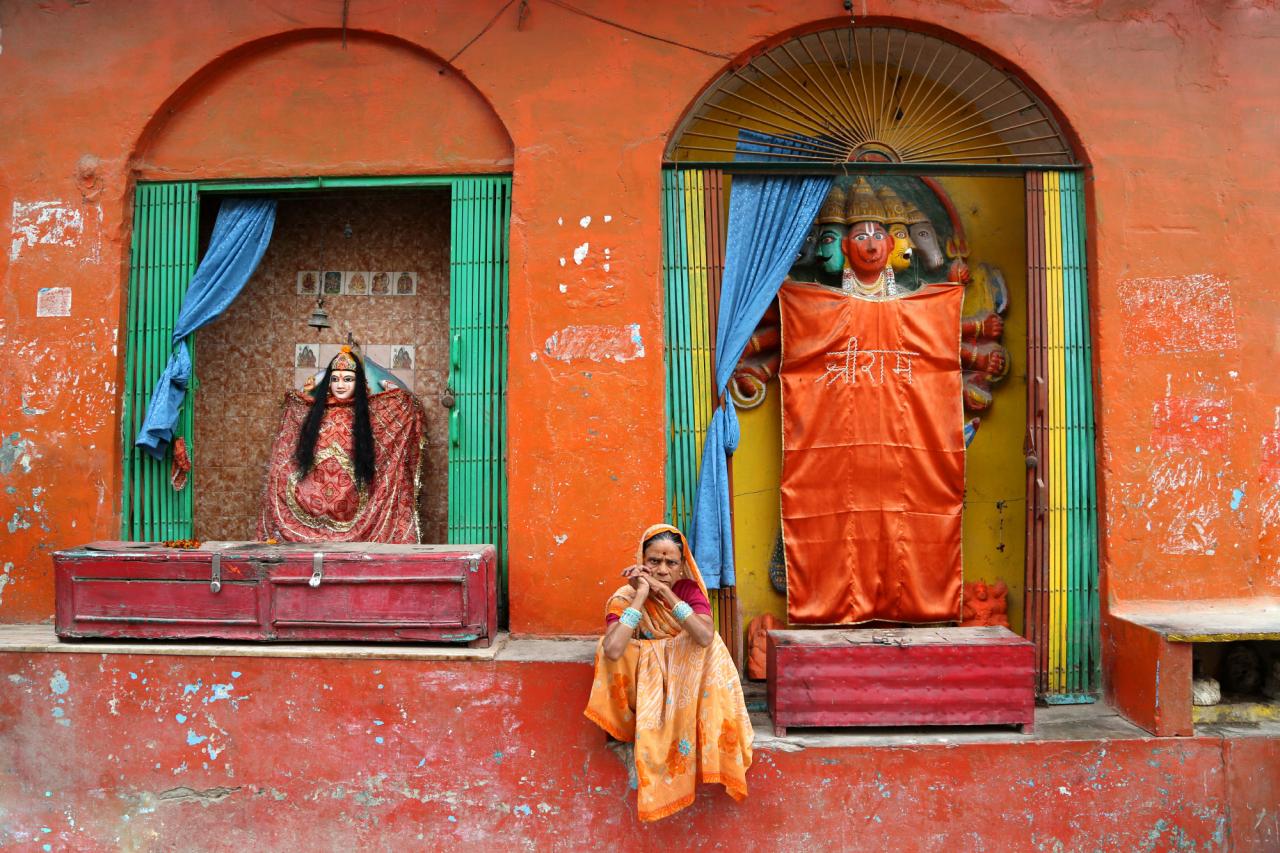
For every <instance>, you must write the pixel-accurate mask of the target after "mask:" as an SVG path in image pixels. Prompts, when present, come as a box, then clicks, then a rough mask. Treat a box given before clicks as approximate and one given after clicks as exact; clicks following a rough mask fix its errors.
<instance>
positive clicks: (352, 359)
mask: <svg viewBox="0 0 1280 853" xmlns="http://www.w3.org/2000/svg"><path fill="white" fill-rule="evenodd" d="M358 358H359V356H357V355H356V353H355V351H354V350H352V349H351V347H349V346H346V345H343V347H342V349H340V350H338V354H337V355H335V356H334V357H333V361H331V362H329V370H330V371H334V370H351V371H354V370H355V369H356V366H357V359H358Z"/></svg>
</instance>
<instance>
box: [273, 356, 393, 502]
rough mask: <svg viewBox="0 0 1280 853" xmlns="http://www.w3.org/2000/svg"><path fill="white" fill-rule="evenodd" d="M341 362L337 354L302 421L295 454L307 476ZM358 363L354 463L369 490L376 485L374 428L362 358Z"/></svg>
mask: <svg viewBox="0 0 1280 853" xmlns="http://www.w3.org/2000/svg"><path fill="white" fill-rule="evenodd" d="M339 355H341V353H339ZM337 359H338V356H337V355H335V356H334V357H333V359H331V360H330V361H329V366H328V367H326V368H325V371H324V378H323V379H321V380H320V381H319V382H318V383H316V387H315V390H314V391H312V392H311V393H312V395H313V396H314V398H315V400H314V402H312V404H311V410H310V411H309V412H307V417H306V420H304V421H303V422H302V431H301V432H300V433H299V434H298V446H297V448H296V449H295V450H294V451H293V458H294V461H295V462H297V463H298V469H299V470H300V471H301V472H302V475H303V476H304V477H305V476H306V475H307V473H308V472H309V471H310V470H311V466H312V465H313V464H315V459H316V439H317V438H319V437H320V424H321V423H322V422H323V421H324V413H325V410H326V409H328V407H329V377H330V376H331V375H333V362H334V361H336V360H337ZM355 363H356V369H355V374H356V388H355V395H354V397H353V399H352V403H353V408H354V411H353V414H354V415H355V418H354V421H353V423H352V429H353V430H354V431H355V448H354V450H355V458H354V459H352V462H353V463H354V465H355V472H356V485H357V486H358V487H360V488H367V487H369V486H371V485H373V472H374V461H375V456H374V454H375V451H374V444H373V427H372V426H371V425H370V423H369V386H368V384H367V383H366V382H365V376H364V363H363V362H362V361H361V360H360V359H359V358H357V359H355Z"/></svg>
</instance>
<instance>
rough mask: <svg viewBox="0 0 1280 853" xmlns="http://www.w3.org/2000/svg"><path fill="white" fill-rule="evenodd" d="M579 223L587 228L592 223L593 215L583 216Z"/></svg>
mask: <svg viewBox="0 0 1280 853" xmlns="http://www.w3.org/2000/svg"><path fill="white" fill-rule="evenodd" d="M578 224H579V225H581V226H582V227H583V228H586V227H587V226H588V225H590V224H591V217H590V216H584V217H582V218H581V219H579V220H578Z"/></svg>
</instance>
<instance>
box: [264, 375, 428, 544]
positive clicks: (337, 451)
mask: <svg viewBox="0 0 1280 853" xmlns="http://www.w3.org/2000/svg"><path fill="white" fill-rule="evenodd" d="M368 404H369V422H370V426H371V427H372V431H373V438H374V447H375V456H374V459H375V463H374V477H373V479H372V482H371V483H369V484H368V485H367V486H360V485H357V478H356V472H355V466H354V464H353V462H352V459H353V444H354V437H353V436H354V429H353V422H354V407H353V406H352V405H351V401H349V400H348V401H341V400H336V399H334V398H332V397H330V398H329V401H328V407H327V409H326V410H325V413H324V420H323V421H322V422H321V424H320V432H319V435H318V436H317V438H316V443H315V461H314V463H313V464H312V466H311V470H310V471H308V472H307V473H306V474H305V475H302V474H301V472H300V471H299V467H298V463H297V461H296V460H295V459H294V451H295V448H296V447H297V445H298V436H299V434H300V432H301V429H302V424H303V421H304V420H305V419H306V417H307V413H308V412H309V411H310V409H311V406H312V399H311V397H310V396H309V395H307V394H303V393H301V392H298V391H290V392H288V393H287V394H286V395H285V404H284V418H283V420H282V421H281V424H280V430H279V432H278V433H277V435H276V440H275V443H274V444H273V445H272V447H271V456H270V467H269V469H268V471H267V484H266V490H265V493H264V495H263V500H262V513H261V516H260V517H259V519H258V533H257V535H258V538H259V539H267V538H268V537H270V538H274V539H278V540H280V541H282V542H392V543H401V544H403V543H411V544H412V543H417V542H420V541H421V532H420V530H419V526H418V506H417V505H418V486H419V464H420V462H421V459H422V446H423V441H424V438H425V435H426V431H425V421H426V413H425V412H424V411H423V408H422V404H421V403H420V402H418V399H417V398H416V397H414V396H413V395H412V394H410V393H409V392H408V391H406V390H404V389H403V388H400V387H393V388H391V389H390V390H387V391H382V392H380V393H377V394H371V395H370V396H369V398H368Z"/></svg>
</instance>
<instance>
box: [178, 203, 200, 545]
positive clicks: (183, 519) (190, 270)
mask: <svg viewBox="0 0 1280 853" xmlns="http://www.w3.org/2000/svg"><path fill="white" fill-rule="evenodd" d="M182 188H183V191H184V192H183V198H182V205H183V210H182V216H181V219H182V223H183V227H182V237H183V239H182V255H181V258H180V260H181V265H180V267H179V279H180V280H181V281H182V282H183V284H182V295H183V298H185V297H186V291H187V288H189V287H190V286H191V279H192V277H193V276H194V275H195V273H196V265H197V264H198V263H199V253H200V245H199V242H200V195H199V193H198V192H197V191H196V188H195V185H194V184H183V185H182ZM179 303H181V300H179ZM175 322H176V319H175ZM187 346H188V348H189V349H190V351H191V381H190V383H189V384H188V386H187V399H186V402H185V403H184V404H183V407H182V437H183V439H184V440H185V441H186V443H187V452H188V453H189V454H190V458H191V460H192V468H191V471H189V472H188V474H187V482H186V484H185V485H184V486H183V487H182V491H181V492H180V493H179V495H178V497H179V507H178V512H179V519H180V525H179V526H180V533H179V536H180V537H181V538H184V539H187V538H191V537H193V536H194V535H195V478H196V476H197V471H196V468H195V464H194V463H195V458H196V457H195V454H196V447H195V445H194V442H193V439H194V438H195V411H196V394H198V393H199V392H200V381H199V379H198V377H197V372H196V368H197V366H198V365H199V363H200V362H199V359H198V358H197V357H196V339H195V336H194V335H192V336H191V338H190V340H188V341H187Z"/></svg>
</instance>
